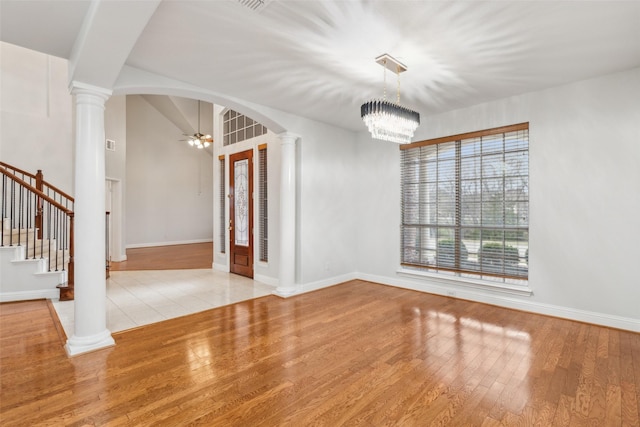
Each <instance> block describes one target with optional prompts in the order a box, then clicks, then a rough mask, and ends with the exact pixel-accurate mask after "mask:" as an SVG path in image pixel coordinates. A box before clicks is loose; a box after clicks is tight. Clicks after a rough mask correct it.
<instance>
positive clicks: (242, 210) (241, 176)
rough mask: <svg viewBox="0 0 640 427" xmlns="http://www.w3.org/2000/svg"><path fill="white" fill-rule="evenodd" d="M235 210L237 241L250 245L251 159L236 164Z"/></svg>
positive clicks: (240, 243) (237, 243)
mask: <svg viewBox="0 0 640 427" xmlns="http://www.w3.org/2000/svg"><path fill="white" fill-rule="evenodd" d="M233 169H234V182H235V191H234V193H235V197H234V201H233V202H234V212H235V231H236V232H235V239H234V240H235V243H236V245H241V246H249V160H248V159H244V160H239V161H237V162H235V164H234V167H233Z"/></svg>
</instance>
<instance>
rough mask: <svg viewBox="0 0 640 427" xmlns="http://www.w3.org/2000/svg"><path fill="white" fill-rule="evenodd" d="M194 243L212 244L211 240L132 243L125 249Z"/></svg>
mask: <svg viewBox="0 0 640 427" xmlns="http://www.w3.org/2000/svg"><path fill="white" fill-rule="evenodd" d="M194 243H213V239H195V240H177V241H173V242H155V243H132V244H130V245H127V249H136V248H153V247H156V246H174V245H191V244H194Z"/></svg>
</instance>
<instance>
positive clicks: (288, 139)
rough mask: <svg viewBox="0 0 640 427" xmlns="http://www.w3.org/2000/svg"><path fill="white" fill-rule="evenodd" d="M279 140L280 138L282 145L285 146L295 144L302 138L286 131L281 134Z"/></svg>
mask: <svg viewBox="0 0 640 427" xmlns="http://www.w3.org/2000/svg"><path fill="white" fill-rule="evenodd" d="M278 138H280V143H281V144H283V145H284V144H295V143H296V141H297V140H298V138H300V135H298V134H296V133H293V132H289V131H285V132H282V133H279V134H278Z"/></svg>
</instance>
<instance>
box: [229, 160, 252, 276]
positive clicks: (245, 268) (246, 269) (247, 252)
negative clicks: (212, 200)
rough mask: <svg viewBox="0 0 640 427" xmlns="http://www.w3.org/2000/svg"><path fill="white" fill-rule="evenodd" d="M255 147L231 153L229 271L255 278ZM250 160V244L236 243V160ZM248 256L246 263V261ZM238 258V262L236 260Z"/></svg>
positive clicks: (248, 178)
mask: <svg viewBox="0 0 640 427" xmlns="http://www.w3.org/2000/svg"><path fill="white" fill-rule="evenodd" d="M253 151H254V150H253V148H251V149H248V150H244V151H240V152H237V153H234V154H230V155H229V187H228V192H229V271H230V272H231V273H235V274H240V275H242V276H246V277H250V278H253V275H254V250H253V249H254V233H253V224H254V206H253V205H254V182H253ZM242 160H248V165H247V173H248V177H247V180H248V181H247V182H248V186H249V188H248V190H247V191H248V194H247V197H248V201H247V208H248V246H243V245H236V243H235V230H236V223H235V202H236V199H235V197H236V194H235V176H234V174H235V162H236V161H242ZM245 258H246V263H245V262H244V261H245ZM236 260H238V262H236Z"/></svg>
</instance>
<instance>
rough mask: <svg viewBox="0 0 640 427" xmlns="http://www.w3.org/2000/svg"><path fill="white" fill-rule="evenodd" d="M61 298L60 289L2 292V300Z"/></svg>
mask: <svg viewBox="0 0 640 427" xmlns="http://www.w3.org/2000/svg"><path fill="white" fill-rule="evenodd" d="M58 298H60V290H59V289H41V290H36V291H19V292H2V293H0V302H10V301H28V300H34V299H55V300H57V299H58Z"/></svg>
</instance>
